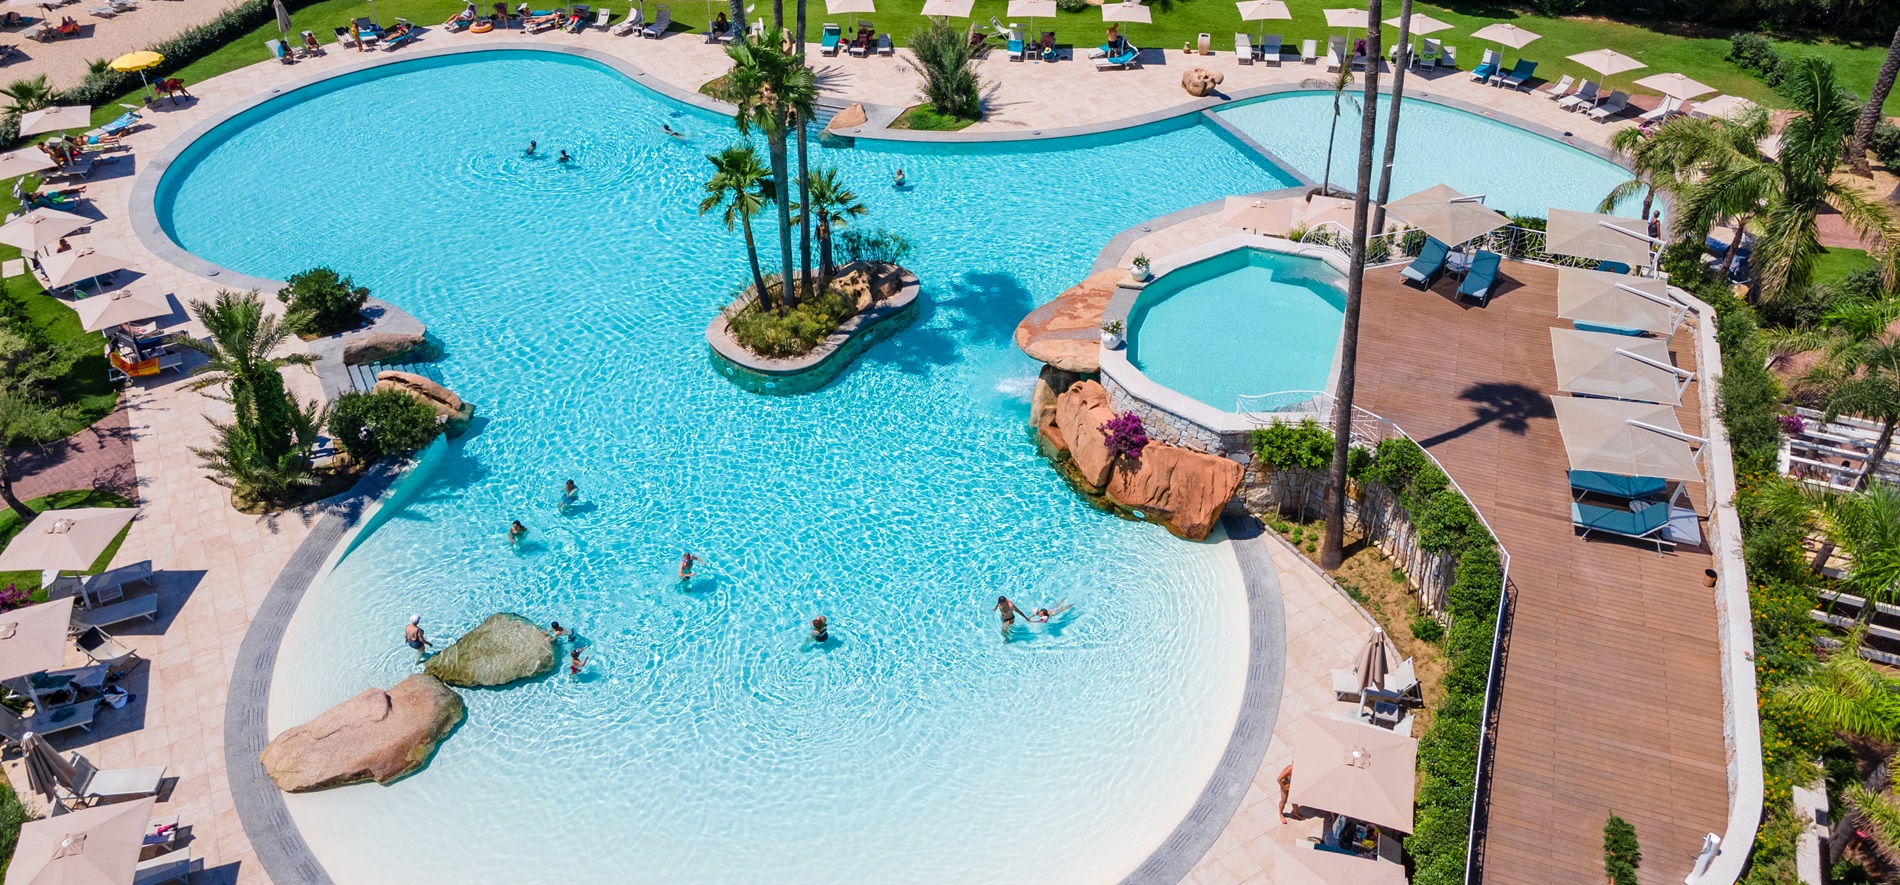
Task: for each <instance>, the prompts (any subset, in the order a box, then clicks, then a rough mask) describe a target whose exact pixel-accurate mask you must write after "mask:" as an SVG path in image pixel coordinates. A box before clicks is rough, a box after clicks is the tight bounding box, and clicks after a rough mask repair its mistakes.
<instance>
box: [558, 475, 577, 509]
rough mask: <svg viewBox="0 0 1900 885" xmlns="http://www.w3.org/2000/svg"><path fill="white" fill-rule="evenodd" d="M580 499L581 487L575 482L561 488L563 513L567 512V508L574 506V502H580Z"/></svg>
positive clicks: (570, 481) (569, 482) (569, 481)
mask: <svg viewBox="0 0 1900 885" xmlns="http://www.w3.org/2000/svg"><path fill="white" fill-rule="evenodd" d="M580 498H581V487H580V486H577V485H575V484H574V481H573V480H571V479H570V480H568V481H567V483H566V484H565V485H563V486H561V503H560V508H561V512H563V513H565V512H567V508H569V507H572V506H574V502H576V501H579V500H580Z"/></svg>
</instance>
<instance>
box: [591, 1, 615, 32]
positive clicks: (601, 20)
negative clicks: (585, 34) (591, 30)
mask: <svg viewBox="0 0 1900 885" xmlns="http://www.w3.org/2000/svg"><path fill="white" fill-rule="evenodd" d="M613 17H614V11H613V10H611V9H608V8H606V7H604V6H603V7H601V8H600V11H599V12H596V13H594V27H596V28H599V29H601V30H603V31H604V30H606V29H607V22H608V21H609V20H611V19H612V18H613Z"/></svg>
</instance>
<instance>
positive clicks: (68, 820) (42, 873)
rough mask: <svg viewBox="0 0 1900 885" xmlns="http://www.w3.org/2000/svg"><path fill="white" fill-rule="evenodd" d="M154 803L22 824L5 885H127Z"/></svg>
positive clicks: (135, 872)
mask: <svg viewBox="0 0 1900 885" xmlns="http://www.w3.org/2000/svg"><path fill="white" fill-rule="evenodd" d="M157 802H158V799H156V798H154V797H151V796H147V797H145V798H143V799H138V800H135V801H132V802H119V803H115V804H112V805H95V806H93V807H91V808H85V809H81V810H79V811H74V812H71V813H69V814H57V815H53V816H52V817H47V818H42V819H40V820H33V821H27V822H26V825H25V826H23V827H21V828H20V841H19V844H18V845H17V846H16V847H15V848H14V849H13V861H12V863H11V864H9V865H8V867H7V879H6V885H132V882H133V880H134V879H135V878H136V877H137V876H138V865H139V852H141V851H143V850H144V848H145V831H146V830H147V829H148V828H149V827H150V825H151V820H152V806H153V805H154V804H155V803H157Z"/></svg>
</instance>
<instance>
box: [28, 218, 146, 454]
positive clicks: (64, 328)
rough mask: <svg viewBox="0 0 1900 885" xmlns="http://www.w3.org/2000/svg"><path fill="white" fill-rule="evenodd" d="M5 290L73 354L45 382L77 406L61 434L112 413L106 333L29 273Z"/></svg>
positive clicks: (114, 398) (114, 392)
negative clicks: (92, 328)
mask: <svg viewBox="0 0 1900 885" xmlns="http://www.w3.org/2000/svg"><path fill="white" fill-rule="evenodd" d="M9 199H10V198H9ZM13 251H15V252H17V251H18V250H13ZM5 292H6V294H5V297H7V298H11V299H13V300H15V301H17V302H19V303H20V304H21V305H22V306H24V307H25V308H26V315H27V316H28V317H29V318H30V319H31V320H32V322H33V325H34V326H36V327H38V328H39V329H40V331H42V332H44V333H45V335H46V338H47V340H48V341H49V342H51V343H52V345H53V346H54V347H56V348H59V349H60V350H64V351H66V352H68V353H72V354H75V355H76V357H75V359H74V360H73V364H72V368H70V369H68V370H67V371H66V374H65V375H62V376H60V377H58V378H55V379H53V381H52V382H51V383H49V384H48V385H47V388H48V390H49V391H50V392H51V393H52V394H53V396H54V397H56V398H57V399H58V400H59V401H60V402H62V403H68V404H71V405H74V406H77V407H78V409H77V410H76V412H75V414H74V415H73V416H72V418H70V419H69V420H68V421H67V422H66V424H65V426H64V427H63V428H61V435H62V436H70V435H72V434H75V433H78V432H79V431H81V430H84V429H86V428H87V427H90V426H92V425H93V424H94V423H95V422H97V421H98V420H99V419H101V418H104V417H105V416H107V415H109V414H112V410H113V408H114V407H116V406H117V405H118V404H119V388H118V386H117V385H115V384H113V383H112V382H111V381H110V380H108V379H107V378H106V357H105V342H106V339H105V336H103V335H101V334H99V333H97V332H88V331H86V330H85V329H83V328H80V325H79V315H78V314H76V313H74V312H73V310H72V308H70V307H67V306H66V305H64V304H61V303H60V302H59V299H56V298H54V297H53V296H51V295H48V294H46V290H45V289H43V288H41V287H40V284H39V281H38V280H36V279H34V278H33V276H32V274H25V275H22V276H18V277H14V278H12V279H9V280H7V281H6V284H5Z"/></svg>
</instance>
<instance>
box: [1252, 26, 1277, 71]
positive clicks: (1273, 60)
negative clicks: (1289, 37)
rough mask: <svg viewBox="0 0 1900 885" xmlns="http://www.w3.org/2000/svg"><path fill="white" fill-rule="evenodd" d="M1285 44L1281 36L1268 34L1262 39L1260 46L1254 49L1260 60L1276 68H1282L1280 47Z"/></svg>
mask: <svg viewBox="0 0 1900 885" xmlns="http://www.w3.org/2000/svg"><path fill="white" fill-rule="evenodd" d="M1283 42H1285V41H1284V40H1282V39H1281V37H1280V35H1279V34H1268V35H1266V36H1265V37H1261V38H1260V45H1259V46H1255V47H1254V48H1253V51H1254V54H1255V55H1257V56H1259V58H1260V60H1261V61H1263V62H1266V63H1267V64H1270V65H1273V66H1274V67H1276V68H1277V67H1279V66H1280V45H1281V44H1282V43H1283Z"/></svg>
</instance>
